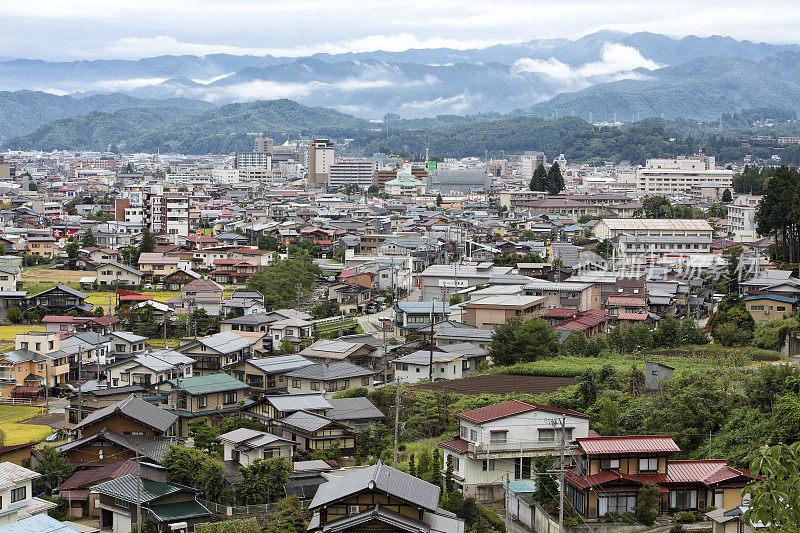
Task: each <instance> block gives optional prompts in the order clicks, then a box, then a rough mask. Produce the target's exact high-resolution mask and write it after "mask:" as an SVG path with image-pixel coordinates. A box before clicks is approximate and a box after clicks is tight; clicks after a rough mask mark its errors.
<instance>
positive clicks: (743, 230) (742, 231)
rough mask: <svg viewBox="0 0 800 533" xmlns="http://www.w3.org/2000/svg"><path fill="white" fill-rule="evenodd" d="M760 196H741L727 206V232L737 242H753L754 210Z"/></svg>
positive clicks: (759, 200)
mask: <svg viewBox="0 0 800 533" xmlns="http://www.w3.org/2000/svg"><path fill="white" fill-rule="evenodd" d="M760 203H761V196H755V195H752V194H742V195H739V196H737V197H736V198H735V199H734V200H733V203H732V204H729V205H728V231H729V232H730V233H732V234H733V240H734V241H737V242H754V241H756V240H757V238H758V236H757V234H756V209H758V204H760Z"/></svg>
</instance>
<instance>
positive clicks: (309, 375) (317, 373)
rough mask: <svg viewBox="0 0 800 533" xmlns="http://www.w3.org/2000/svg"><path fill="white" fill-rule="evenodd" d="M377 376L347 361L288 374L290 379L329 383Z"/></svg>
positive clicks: (307, 367) (304, 368) (301, 369)
mask: <svg viewBox="0 0 800 533" xmlns="http://www.w3.org/2000/svg"><path fill="white" fill-rule="evenodd" d="M373 374H375V372H373V371H372V370H368V369H366V368H364V367H360V366H357V365H354V364H353V363H350V362H347V361H336V362H334V363H319V364H315V365H308V366H305V367H303V368H298V369H297V370H292V371H291V372H287V373H286V377H289V378H304V379H314V380H319V381H327V380H332V379H347V378H354V377H359V376H370V375H373Z"/></svg>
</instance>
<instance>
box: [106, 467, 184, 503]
mask: <svg viewBox="0 0 800 533" xmlns="http://www.w3.org/2000/svg"><path fill="white" fill-rule="evenodd" d="M95 488H96V489H97V491H98V492H99V493H100V494H105V495H106V496H112V497H114V498H119V499H121V500H126V501H129V502H135V501H136V476H135V475H134V474H128V475H127V476H122V477H120V478H117V479H112V480H110V481H106V482H105V483H100V484H99V485H97V486H96V487H95ZM176 492H192V493H195V492H196V490H195V489H193V488H191V487H185V486H183V485H179V484H177V483H169V482H167V483H162V482H160V481H153V480H152V479H142V486H141V496H142V502H143V503H147V502H151V501H153V500H157V499H159V498H163V497H164V496H167V495H169V494H174V493H176Z"/></svg>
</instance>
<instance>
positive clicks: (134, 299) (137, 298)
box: [119, 293, 155, 302]
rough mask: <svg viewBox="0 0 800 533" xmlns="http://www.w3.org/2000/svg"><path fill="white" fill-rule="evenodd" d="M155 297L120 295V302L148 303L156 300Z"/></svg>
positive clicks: (134, 294)
mask: <svg viewBox="0 0 800 533" xmlns="http://www.w3.org/2000/svg"><path fill="white" fill-rule="evenodd" d="M154 299H155V298H154V297H153V296H147V295H146V294H136V293H133V294H120V295H119V301H120V302H146V301H147V300H154Z"/></svg>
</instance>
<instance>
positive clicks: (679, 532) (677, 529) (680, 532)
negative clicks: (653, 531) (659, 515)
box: [669, 524, 686, 533]
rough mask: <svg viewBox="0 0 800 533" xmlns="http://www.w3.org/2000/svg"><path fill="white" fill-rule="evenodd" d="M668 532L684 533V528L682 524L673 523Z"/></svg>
mask: <svg viewBox="0 0 800 533" xmlns="http://www.w3.org/2000/svg"><path fill="white" fill-rule="evenodd" d="M669 533H686V528H685V527H683V524H675V525H674V526H672V527H671V528H670V530H669Z"/></svg>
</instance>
